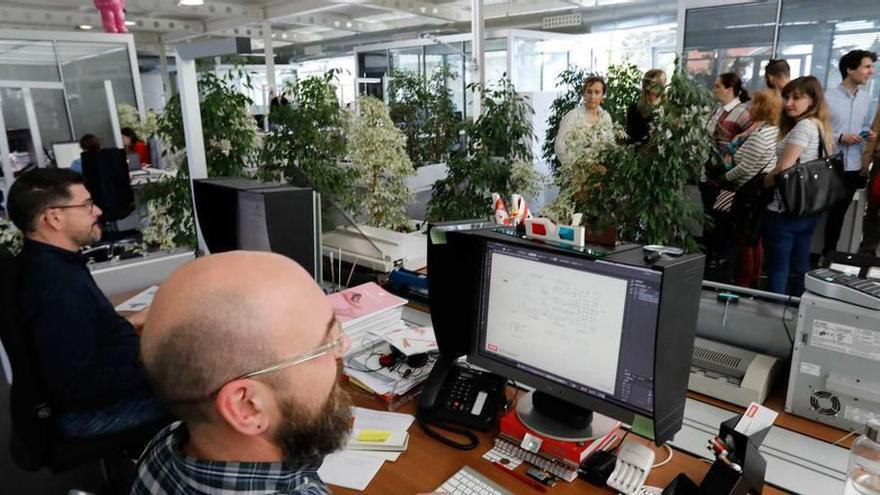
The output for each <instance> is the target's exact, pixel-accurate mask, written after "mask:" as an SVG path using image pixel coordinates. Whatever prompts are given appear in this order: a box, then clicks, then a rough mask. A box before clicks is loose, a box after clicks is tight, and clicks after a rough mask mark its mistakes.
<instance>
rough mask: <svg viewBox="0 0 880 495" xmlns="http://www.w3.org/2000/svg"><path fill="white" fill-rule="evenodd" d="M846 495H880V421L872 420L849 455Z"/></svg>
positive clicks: (844, 492)
mask: <svg viewBox="0 0 880 495" xmlns="http://www.w3.org/2000/svg"><path fill="white" fill-rule="evenodd" d="M843 494H844V495H880V419H871V420H869V421H868V424H867V425H865V434H864V435H862V436H860V437H859V438H858V439H857V440H856V441H855V443H853V446H852V449H850V453H849V466H848V468H847V476H846V487H845V488H844V489H843Z"/></svg>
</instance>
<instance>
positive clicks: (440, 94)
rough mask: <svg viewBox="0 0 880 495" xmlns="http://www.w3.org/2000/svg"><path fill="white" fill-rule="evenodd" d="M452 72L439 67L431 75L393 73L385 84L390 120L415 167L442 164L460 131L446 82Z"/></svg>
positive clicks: (404, 71) (406, 72)
mask: <svg viewBox="0 0 880 495" xmlns="http://www.w3.org/2000/svg"><path fill="white" fill-rule="evenodd" d="M454 77H455V73H454V72H453V71H452V69H450V68H449V67H447V66H445V65H444V66H441V67H440V68H439V69H437V70H435V71H434V73H433V74H431V76H429V77H427V78H425V77H423V76H422V75H421V74H419V73H417V72H414V71H408V70H395V71H394V72H393V73H392V77H391V81H390V82H389V83H388V108H389V113H390V115H391V120H393V121H394V123H395V124H396V125H397V126H398V127H399V128H400V129H401V130H402V131H403V133H404V134H405V135H406V149H407V154H408V155H409V157H410V159H411V160H412V162H413V164H414V165H415V166H416V167H420V166H422V165H427V164H431V163H440V162H445V161H446V160H447V159H448V157H449V153H450V151H451V150H452V148H453V146H454V145H455V142H456V139H457V138H458V134H459V130H460V129H461V120H460V119H459V118H458V117H456V113H455V104H454V103H453V102H452V91H451V90H450V89H449V88H448V87H447V85H446V81H447V80H449V79H451V78H454Z"/></svg>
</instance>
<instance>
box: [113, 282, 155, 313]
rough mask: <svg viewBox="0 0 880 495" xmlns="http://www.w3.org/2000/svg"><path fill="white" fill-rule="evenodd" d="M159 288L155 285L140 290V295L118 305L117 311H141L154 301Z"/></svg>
mask: <svg viewBox="0 0 880 495" xmlns="http://www.w3.org/2000/svg"><path fill="white" fill-rule="evenodd" d="M157 290H159V286H158V285H154V286H152V287H150V288H149V289H146V290H144V291H142V292H140V293H139V294H138V295H136V296H134V297H132V298H131V299H129V300H127V301H125V302H124V303H122V304H120V305H119V306H116V311H140V310H142V309H145V308H148V307H149V306H150V304H152V303H153V296H155V295H156V291H157Z"/></svg>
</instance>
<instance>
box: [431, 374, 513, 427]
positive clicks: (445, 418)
mask: <svg viewBox="0 0 880 495" xmlns="http://www.w3.org/2000/svg"><path fill="white" fill-rule="evenodd" d="M506 387H507V379H506V378H504V377H502V376H499V375H496V374H494V373H489V372H486V371H479V370H473V369H468V368H464V367H461V366H456V365H455V363H454V361H452V360H450V359H444V358H440V359H438V360H437V362H436V363H435V364H434V369H433V370H431V375H430V376H429V377H428V380H427V381H426V382H425V388H424V389H423V390H422V396H421V398H420V399H419V407H418V415H419V418H420V419H422V420H425V421H427V422H429V423H432V424H437V423H439V424H437V426H441V427H443V426H444V424H447V425H458V426H464V427H467V428H473V429H475V430H481V431H489V430H491V429H492V426H493V425H494V424H495V419H496V417H497V415H498V411H500V410H501V408H502V407H503V406H504V404H505V403H506V402H507V397H506V394H505V388H506Z"/></svg>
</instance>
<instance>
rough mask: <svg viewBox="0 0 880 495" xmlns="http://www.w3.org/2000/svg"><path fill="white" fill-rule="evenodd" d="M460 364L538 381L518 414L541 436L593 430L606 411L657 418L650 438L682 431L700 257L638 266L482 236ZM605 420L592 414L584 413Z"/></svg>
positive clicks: (598, 430) (633, 254) (635, 254)
mask: <svg viewBox="0 0 880 495" xmlns="http://www.w3.org/2000/svg"><path fill="white" fill-rule="evenodd" d="M482 237H483V242H482V257H481V259H482V266H481V267H480V269H479V271H480V274H479V277H480V278H479V282H478V283H479V290H478V291H477V294H478V297H479V300H478V305H477V308H478V309H477V312H476V313H477V315H476V318H477V319H476V321H475V331H474V338H473V341H472V346H471V351H470V353H469V356H468V360H469V361H470V362H471V363H473V364H476V365H477V366H480V367H483V368H486V369H488V370H489V371H492V372H495V373H498V374H501V375H504V376H506V377H508V378H510V379H513V380H515V381H517V382H521V383H524V384H526V385H529V386H532V387H534V388H535V392H533V393H531V394H529V396H527V397H525V398H523V399H520V401H519V402H518V404H517V415H518V417H519V419H520V420H522V421H523V423H524V424H525V425H526V426H528V427H529V428H531V429H533V430H535V431H536V432H538V433H541V434H546V435H547V436H550V437H554V438H559V439H570V440H573V441H577V440H579V439H587V438H595V437H598V436H601V435H603V434H604V433H605V431H603V429H604V428H608V429H610V428H611V427H612V426H613V425H614V422H613V421H609V420H608V418H607V417H610V418H614V419H617V420H621V421H624V422H630V423H631V422H632V421H633V419H634V417H635V415H639V416H643V417H646V418H649V419H650V420H652V421H653V423H654V439H655V442H656V443H657V444H658V445H659V444H662V443H663V442H665V441H667V440H669V439H670V438H672V436H673V435H674V434H675V433H676V432H677V431H678V430H679V429H680V428H681V422H682V419H683V416H684V404H685V398H686V393H687V382H688V376H689V375H688V372H689V370H690V363H691V350H692V347H693V341H694V331H695V328H696V318H697V308H698V305H699V294H700V281H701V279H702V262H703V260H702V257H701V256H683V257H681V258H674V259H672V258H670V259H661V260H659V261H658V262H656V263H654V264H647V263H645V261H644V259H643V255H642V253H641V250H640V249H638V250H628V251H625V252H621V253H619V254H614V255H609V256H606V257H604V258H599V259H597V258H595V257H591V256H585V255H583V254H581V253H577V252H574V251H571V250H567V249H564V248H557V247H553V246H549V245H545V244H540V243H536V242H534V241H527V240H522V239H518V238H513V237H511V238H509V239H505V238H504V237H503V236H498V235H492V234H489V235H482ZM594 412H595V413H596V414H597V415H602V416H596V417H594V414H593V413H594Z"/></svg>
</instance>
